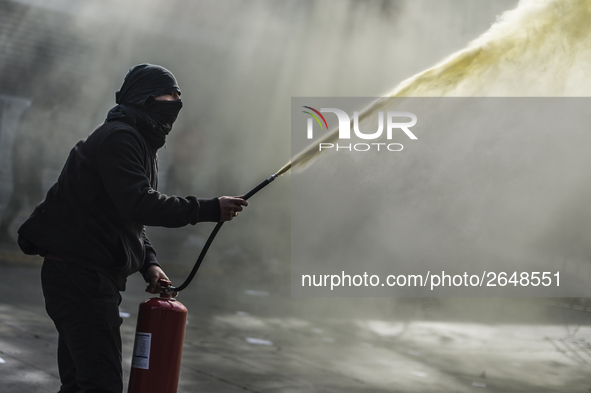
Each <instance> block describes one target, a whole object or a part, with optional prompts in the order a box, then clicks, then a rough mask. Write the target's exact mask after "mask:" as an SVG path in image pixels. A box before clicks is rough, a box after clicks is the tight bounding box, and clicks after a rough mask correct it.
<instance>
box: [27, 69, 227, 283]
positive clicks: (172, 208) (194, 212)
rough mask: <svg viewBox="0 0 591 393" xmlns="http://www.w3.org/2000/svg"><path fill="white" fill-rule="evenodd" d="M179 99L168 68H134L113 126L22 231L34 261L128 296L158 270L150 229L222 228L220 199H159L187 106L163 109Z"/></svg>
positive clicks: (92, 138) (94, 140) (112, 115)
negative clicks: (164, 150) (162, 159)
mask: <svg viewBox="0 0 591 393" xmlns="http://www.w3.org/2000/svg"><path fill="white" fill-rule="evenodd" d="M173 91H176V92H178V93H179V94H180V90H179V88H178V85H177V82H176V79H175V78H174V76H173V75H172V73H170V71H168V70H166V69H165V68H163V67H160V66H155V65H151V64H141V65H138V66H135V67H134V68H132V69H131V70H130V71H129V73H128V74H127V76H126V77H125V81H124V83H123V86H122V87H121V90H120V91H118V92H117V95H116V97H117V103H118V104H119V105H117V106H115V107H114V108H113V109H111V110H110V111H109V114H108V116H107V119H106V120H105V122H104V123H103V124H101V125H100V126H99V127H98V128H97V129H95V130H94V131H93V132H92V133H91V134H90V135H89V136H88V137H87V138H86V139H83V140H81V141H80V142H78V143H77V144H76V146H74V148H73V149H72V150H71V151H70V155H69V157H68V159H67V161H66V164H65V166H64V168H63V169H62V172H61V174H60V176H59V178H58V181H57V182H56V183H55V184H54V185H53V186H52V187H51V188H50V189H49V191H48V192H47V195H46V197H45V199H44V200H43V201H42V202H41V203H40V204H39V205H37V207H36V208H35V210H34V211H33V213H32V214H31V216H30V217H29V218H28V219H27V221H25V223H24V224H23V225H22V226H21V227H20V228H19V230H18V233H19V245H20V247H21V249H22V250H23V252H25V253H26V254H39V255H42V256H45V255H46V254H48V253H49V254H54V255H56V256H58V257H60V258H62V259H65V260H66V261H68V262H70V263H73V264H77V265H79V266H80V267H83V268H87V269H91V270H97V271H100V272H102V273H103V274H105V275H107V276H108V277H109V278H111V279H112V280H113V282H114V283H115V285H116V286H117V288H118V289H119V290H124V289H125V283H126V279H127V276H129V275H130V274H132V273H134V272H136V271H138V270H139V271H140V272H141V273H142V274H145V273H146V270H147V269H148V267H149V266H150V265H152V264H158V262H157V260H156V252H155V251H154V248H153V247H152V245H151V244H150V241H149V240H148V238H147V237H146V234H145V228H144V225H148V226H163V227H182V226H185V225H188V224H196V223H197V222H203V221H210V222H217V221H219V219H220V206H219V201H218V199H217V198H212V199H197V198H196V197H194V196H189V197H186V198H181V197H178V196H167V195H164V194H161V193H159V192H158V191H156V189H157V184H158V178H157V176H158V174H157V170H158V165H157V157H156V151H157V150H158V149H159V148H160V147H161V146H163V145H164V142H165V138H166V135H168V132H170V129H171V128H172V123H173V122H174V121H175V119H176V116H177V114H178V111H179V110H180V108H181V106H182V103H181V102H180V100H176V101H155V100H154V97H157V96H160V95H163V94H168V93H171V92H173Z"/></svg>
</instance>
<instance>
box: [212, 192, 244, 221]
mask: <svg viewBox="0 0 591 393" xmlns="http://www.w3.org/2000/svg"><path fill="white" fill-rule="evenodd" d="M218 199H219V201H220V210H221V214H220V221H232V219H233V218H234V217H236V216H237V215H238V212H241V211H242V209H243V207H242V206H248V202H246V201H245V200H244V199H242V198H240V197H229V196H223V197H219V198H218Z"/></svg>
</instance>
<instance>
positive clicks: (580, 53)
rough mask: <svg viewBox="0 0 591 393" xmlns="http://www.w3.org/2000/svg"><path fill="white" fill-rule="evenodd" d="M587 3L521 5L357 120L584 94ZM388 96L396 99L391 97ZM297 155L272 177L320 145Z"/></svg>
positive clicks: (554, 0)
mask: <svg viewBox="0 0 591 393" xmlns="http://www.w3.org/2000/svg"><path fill="white" fill-rule="evenodd" d="M589 36H591V2H590V1H588V0H522V1H520V3H519V4H518V6H517V7H516V8H515V9H514V10H510V11H507V12H505V13H504V14H503V15H502V16H500V17H499V18H498V21H497V23H495V24H494V25H492V26H491V28H490V29H489V30H488V31H487V32H486V33H484V34H482V35H481V36H480V37H479V38H477V39H476V40H474V41H473V42H471V43H470V44H469V45H468V46H467V47H466V48H465V49H463V50H461V51H459V52H456V53H454V54H452V55H451V56H449V57H448V58H447V59H445V60H443V61H442V62H441V63H439V64H437V65H435V66H434V67H432V68H429V69H427V70H425V71H423V72H421V73H419V74H417V75H415V76H413V77H411V78H409V79H407V80H405V81H403V82H402V83H400V84H399V85H398V86H397V87H396V88H395V89H394V90H393V91H391V92H390V93H388V94H386V95H385V96H384V97H383V98H380V99H378V100H376V101H374V102H373V103H371V104H370V105H369V106H368V107H366V108H365V109H364V110H363V111H361V113H360V115H359V121H360V122H361V121H362V120H363V119H366V118H368V117H370V116H371V115H373V114H374V113H376V112H378V111H380V110H384V109H385V108H387V107H393V106H396V105H398V104H399V103H400V102H402V101H403V100H404V98H405V97H495V96H497V97H511V96H513V97H515V96H531V97H535V96H556V97H560V96H589V95H590V93H591V82H590V78H589V76H588V69H586V68H587V67H588V64H591V41H589V38H588V37H589ZM392 98H399V99H398V100H392ZM337 138H338V128H337V129H333V130H332V131H331V132H330V133H329V134H327V135H326V136H324V137H323V138H322V139H321V140H319V141H316V142H314V143H313V144H312V145H310V146H309V147H307V148H306V149H304V150H303V151H301V152H300V153H298V154H297V155H296V156H295V157H293V158H292V160H291V162H289V163H287V164H286V165H284V166H283V167H282V168H281V169H280V170H279V171H278V172H277V175H282V174H284V173H287V172H288V171H289V170H290V169H291V168H292V167H293V168H294V169H295V168H297V169H298V170H303V169H304V168H306V167H307V166H308V165H309V164H311V163H312V161H313V160H314V159H316V158H317V156H318V155H319V153H320V152H319V151H318V143H331V142H333V141H336V140H337Z"/></svg>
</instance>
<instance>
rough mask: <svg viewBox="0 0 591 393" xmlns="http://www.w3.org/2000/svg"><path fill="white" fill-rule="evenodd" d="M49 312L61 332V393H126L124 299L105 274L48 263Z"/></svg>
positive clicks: (45, 286)
mask: <svg viewBox="0 0 591 393" xmlns="http://www.w3.org/2000/svg"><path fill="white" fill-rule="evenodd" d="M41 283H42V286H43V295H44V296H45V309H46V310H47V314H49V317H50V318H51V319H52V320H53V322H54V324H55V327H56V328H57V331H58V333H59V342H58V349H57V359H58V367H59V373H60V379H61V383H62V386H61V388H60V391H59V393H77V392H81V393H121V392H122V391H123V382H122V369H121V334H120V332H119V327H120V326H121V322H122V319H121V318H120V317H119V304H120V303H121V295H120V294H119V291H118V290H117V288H116V287H115V284H113V283H112V282H111V280H109V279H108V278H107V277H106V276H104V275H103V274H100V273H97V272H95V271H91V270H86V269H82V268H79V267H77V266H76V265H75V264H72V263H69V262H63V261H54V260H50V259H45V261H44V262H43V268H42V270H41Z"/></svg>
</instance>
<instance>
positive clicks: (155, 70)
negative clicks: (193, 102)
mask: <svg viewBox="0 0 591 393" xmlns="http://www.w3.org/2000/svg"><path fill="white" fill-rule="evenodd" d="M174 91H176V92H177V93H179V95H180V94H181V90H180V89H179V86H178V83H177V81H176V79H175V77H174V75H172V73H171V72H170V71H168V70H167V69H166V68H164V67H161V66H158V65H154V64H139V65H136V66H135V67H133V68H131V69H130V70H129V72H128V73H127V75H126V76H125V80H124V81H123V85H122V86H121V89H120V90H119V91H118V92H117V93H116V94H115V97H116V100H115V102H117V104H119V105H117V106H115V107H113V108H112V109H111V110H110V111H109V113H108V115H107V119H106V120H105V121H113V120H119V121H124V122H126V123H130V124H131V125H133V126H135V128H136V129H137V130H138V132H139V133H140V134H141V135H142V136H143V137H144V138H145V139H146V141H147V142H148V144H149V145H150V146H151V147H152V148H153V149H154V150H157V149H159V148H161V147H162V146H163V145H164V143H165V142H166V136H167V135H168V133H169V132H170V130H171V129H172V124H173V123H174V121H175V120H176V118H177V116H178V114H179V111H180V110H181V108H182V107H183V103H182V101H181V100H174V101H156V100H155V99H154V97H158V96H161V95H165V94H170V93H172V92H174Z"/></svg>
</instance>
